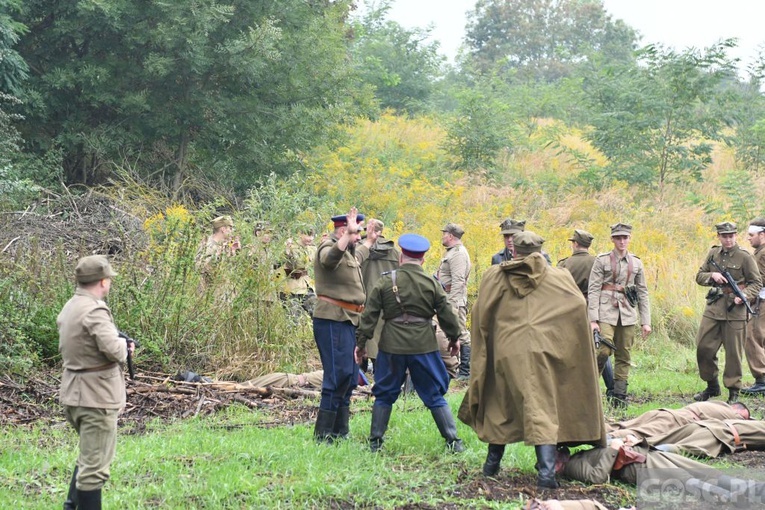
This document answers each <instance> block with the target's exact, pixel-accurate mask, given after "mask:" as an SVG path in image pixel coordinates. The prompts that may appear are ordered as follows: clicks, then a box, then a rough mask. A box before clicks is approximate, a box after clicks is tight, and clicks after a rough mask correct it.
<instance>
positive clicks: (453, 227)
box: [441, 223, 465, 239]
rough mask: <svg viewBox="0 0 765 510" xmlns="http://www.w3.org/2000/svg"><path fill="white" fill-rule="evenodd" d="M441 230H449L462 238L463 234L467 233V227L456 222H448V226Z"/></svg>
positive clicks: (458, 237)
mask: <svg viewBox="0 0 765 510" xmlns="http://www.w3.org/2000/svg"><path fill="white" fill-rule="evenodd" d="M441 232H449V233H450V234H451V235H453V236H454V237H456V238H457V239H462V236H463V235H464V234H465V229H464V228H462V227H461V226H460V225H457V224H456V223H447V224H446V226H445V227H444V228H442V229H441Z"/></svg>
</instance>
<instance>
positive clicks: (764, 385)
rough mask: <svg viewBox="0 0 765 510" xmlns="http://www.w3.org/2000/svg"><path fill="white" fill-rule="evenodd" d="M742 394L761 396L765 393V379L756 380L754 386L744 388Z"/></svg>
mask: <svg viewBox="0 0 765 510" xmlns="http://www.w3.org/2000/svg"><path fill="white" fill-rule="evenodd" d="M741 393H743V394H744V395H759V394H761V393H765V378H760V379H755V380H754V384H753V385H752V386H750V387H748V388H743V389H742V390H741Z"/></svg>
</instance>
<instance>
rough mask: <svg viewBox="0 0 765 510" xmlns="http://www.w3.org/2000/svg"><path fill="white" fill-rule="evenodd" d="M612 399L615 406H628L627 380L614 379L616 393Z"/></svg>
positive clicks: (622, 407)
mask: <svg viewBox="0 0 765 510" xmlns="http://www.w3.org/2000/svg"><path fill="white" fill-rule="evenodd" d="M610 401H611V405H612V406H613V407H616V408H621V409H624V408H625V407H627V381H619V380H615V381H614V394H613V395H612V396H611V399H610Z"/></svg>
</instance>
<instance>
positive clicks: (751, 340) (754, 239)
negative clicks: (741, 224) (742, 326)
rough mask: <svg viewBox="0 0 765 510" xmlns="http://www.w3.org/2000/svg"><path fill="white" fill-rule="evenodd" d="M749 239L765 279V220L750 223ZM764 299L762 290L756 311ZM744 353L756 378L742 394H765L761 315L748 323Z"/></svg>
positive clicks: (763, 321) (764, 342)
mask: <svg viewBox="0 0 765 510" xmlns="http://www.w3.org/2000/svg"><path fill="white" fill-rule="evenodd" d="M747 237H748V239H749V244H750V245H752V248H754V260H755V261H756V262H757V268H758V269H759V270H760V278H765V218H756V219H754V220H752V222H751V223H749V231H748V233H747ZM763 299H765V290H763V289H760V293H759V294H758V296H757V299H755V300H754V302H753V303H752V305H753V307H754V309H755V311H757V310H759V308H760V304H761V303H762V300H763ZM744 353H746V361H747V362H748V363H749V370H751V372H752V375H753V376H754V384H753V385H752V386H751V387H749V388H743V389H742V390H741V393H743V394H745V395H758V394H762V393H765V317H761V316H760V315H759V314H758V315H755V316H753V317H752V318H751V319H750V320H749V322H748V323H747V327H746V341H745V342H744Z"/></svg>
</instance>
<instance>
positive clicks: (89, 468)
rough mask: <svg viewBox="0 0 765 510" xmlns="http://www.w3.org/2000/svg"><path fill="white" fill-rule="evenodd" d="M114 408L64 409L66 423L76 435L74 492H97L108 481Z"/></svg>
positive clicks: (114, 430) (114, 432) (114, 429)
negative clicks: (76, 451) (78, 453)
mask: <svg viewBox="0 0 765 510" xmlns="http://www.w3.org/2000/svg"><path fill="white" fill-rule="evenodd" d="M118 413H119V410H118V409H97V408H93V407H75V406H64V415H65V416H66V421H67V422H69V424H70V425H71V426H72V427H73V428H74V430H76V431H77V434H78V435H79V436H80V455H79V457H77V467H78V468H79V471H78V472H77V489H79V490H81V491H92V490H96V489H100V488H102V487H103V486H104V484H105V483H106V481H107V480H108V479H109V466H110V465H111V463H112V460H114V452H115V449H116V445H117V414H118Z"/></svg>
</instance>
